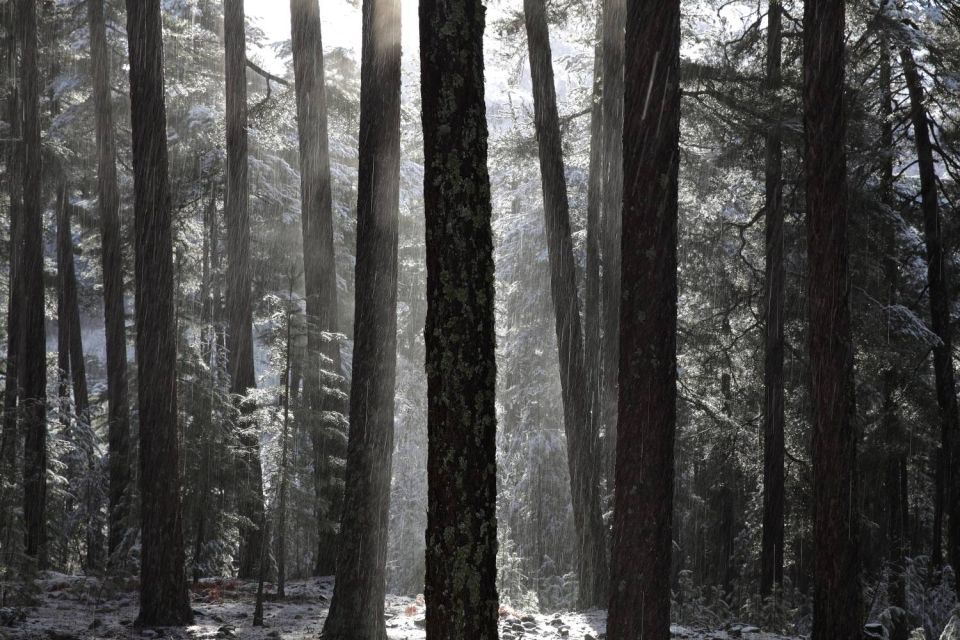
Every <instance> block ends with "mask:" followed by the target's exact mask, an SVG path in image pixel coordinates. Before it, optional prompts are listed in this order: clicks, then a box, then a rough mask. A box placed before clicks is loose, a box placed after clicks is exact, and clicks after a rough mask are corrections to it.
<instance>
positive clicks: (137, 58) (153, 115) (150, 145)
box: [127, 0, 193, 626]
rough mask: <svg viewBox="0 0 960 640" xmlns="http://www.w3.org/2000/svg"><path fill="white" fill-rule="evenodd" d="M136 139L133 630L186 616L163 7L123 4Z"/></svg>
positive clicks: (147, 0)
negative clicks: (137, 531) (137, 529)
mask: <svg viewBox="0 0 960 640" xmlns="http://www.w3.org/2000/svg"><path fill="white" fill-rule="evenodd" d="M127 43H128V51H129V56H130V113H131V128H132V138H133V191H134V211H135V214H136V215H135V225H134V226H135V249H136V260H135V280H136V313H135V316H136V330H137V339H136V347H137V391H138V399H139V405H140V412H139V415H140V497H141V501H142V503H143V504H144V505H149V508H144V509H141V510H140V521H141V540H142V543H141V561H140V614H139V616H138V617H137V623H138V624H140V625H144V626H147V625H182V624H187V623H189V622H190V621H192V619H193V613H192V611H191V610H190V602H189V599H188V596H187V588H186V581H185V576H184V553H183V524H182V517H181V506H180V441H179V438H178V425H177V372H176V364H177V363H176V361H177V353H176V348H177V347H176V345H177V340H176V334H175V332H174V325H173V229H172V212H171V208H170V188H169V183H168V179H167V132H166V122H167V117H166V108H165V104H164V91H163V40H162V31H161V18H160V0H127Z"/></svg>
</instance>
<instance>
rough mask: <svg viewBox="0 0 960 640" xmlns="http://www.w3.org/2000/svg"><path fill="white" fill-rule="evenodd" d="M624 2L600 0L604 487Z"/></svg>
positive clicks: (615, 324)
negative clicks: (601, 31)
mask: <svg viewBox="0 0 960 640" xmlns="http://www.w3.org/2000/svg"><path fill="white" fill-rule="evenodd" d="M626 12H627V8H626V0H603V194H604V197H603V204H602V206H603V221H602V225H603V228H602V232H601V233H602V235H601V239H600V254H601V263H602V265H603V273H602V276H601V277H602V281H601V288H600V308H601V314H602V316H601V320H600V322H601V324H602V331H603V334H602V337H601V340H602V345H601V349H600V353H601V355H600V357H601V374H600V375H601V377H600V415H601V418H602V424H603V428H604V432H605V434H606V443H607V449H606V451H605V456H606V464H605V472H606V476H607V487H608V488H610V487H612V486H613V476H614V460H615V457H616V452H615V445H616V442H617V379H618V370H619V363H620V227H621V224H620V216H621V207H622V206H623V113H624V111H623V97H624V93H623V60H624V24H625V22H626Z"/></svg>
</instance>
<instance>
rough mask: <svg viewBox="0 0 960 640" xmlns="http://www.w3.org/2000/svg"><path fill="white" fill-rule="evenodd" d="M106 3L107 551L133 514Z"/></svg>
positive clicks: (95, 50) (102, 123)
mask: <svg viewBox="0 0 960 640" xmlns="http://www.w3.org/2000/svg"><path fill="white" fill-rule="evenodd" d="M103 4H104V3H103V0H88V2H87V14H88V20H89V23H90V65H91V71H92V76H93V102H94V117H95V122H96V137H97V204H98V209H99V212H100V238H101V242H102V252H103V263H102V268H103V317H104V326H105V330H106V350H107V405H108V414H107V419H108V422H107V424H108V427H107V439H108V447H107V450H108V457H109V465H110V478H109V490H108V495H109V504H108V514H109V516H108V517H109V532H108V534H107V551H108V553H111V554H112V553H113V552H114V551H116V549H117V547H118V546H119V545H120V543H121V542H122V541H123V535H124V530H125V528H126V520H127V513H128V511H129V504H128V502H129V487H130V401H129V399H128V396H127V331H126V314H125V310H124V304H123V254H122V250H121V227H120V191H119V187H118V186H117V160H116V156H117V152H116V140H115V137H114V130H113V100H112V96H111V94H110V52H109V48H108V46H107V35H106V21H105V18H104V7H103Z"/></svg>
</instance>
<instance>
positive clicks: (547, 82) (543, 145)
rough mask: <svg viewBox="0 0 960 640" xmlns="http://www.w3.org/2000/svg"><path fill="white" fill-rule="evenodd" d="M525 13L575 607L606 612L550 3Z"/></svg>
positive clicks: (596, 455) (538, 2)
mask: <svg viewBox="0 0 960 640" xmlns="http://www.w3.org/2000/svg"><path fill="white" fill-rule="evenodd" d="M523 11H524V17H525V21H526V27H527V43H528V47H529V51H530V73H531V77H532V81H533V103H534V122H535V125H536V132H537V144H538V148H539V152H540V174H541V184H542V187H543V212H544V216H545V223H546V229H547V249H548V254H549V259H550V292H551V294H552V297H553V307H554V313H555V316H556V331H557V350H558V355H559V359H560V386H561V390H562V397H563V413H564V418H563V422H564V431H565V434H566V439H567V462H568V467H569V470H570V493H571V495H572V498H573V520H574V526H575V528H576V535H577V544H576V547H575V548H576V550H577V578H578V583H579V587H580V589H579V597H578V600H577V603H578V605H579V607H580V608H583V609H587V608H590V607H599V606H602V605H603V604H604V603H605V602H606V598H607V578H608V576H607V555H606V535H605V532H604V528H603V518H602V516H601V514H600V470H601V466H600V460H601V456H600V445H599V440H598V438H597V434H596V432H595V431H593V430H592V429H591V427H592V421H591V419H590V400H591V398H590V393H589V390H588V387H587V378H586V375H585V369H584V351H583V349H584V347H583V333H582V330H581V325H580V301H579V298H578V295H577V274H576V263H575V262H574V258H573V241H572V240H571V238H570V211H569V203H568V201H567V182H566V177H565V176H564V165H563V146H562V141H561V139H560V120H559V116H558V114H557V98H556V91H555V88H554V85H553V61H552V60H551V58H550V34H549V31H548V27H547V13H546V7H545V5H544V0H524V3H523Z"/></svg>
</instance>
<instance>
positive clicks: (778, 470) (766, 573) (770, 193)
mask: <svg viewBox="0 0 960 640" xmlns="http://www.w3.org/2000/svg"><path fill="white" fill-rule="evenodd" d="M782 12H783V8H782V7H781V6H780V0H770V4H769V8H768V10H767V65H766V66H767V68H766V78H765V84H766V86H765V89H766V92H767V95H768V98H769V100H770V104H771V105H773V113H772V119H771V120H772V121H771V123H770V125H769V129H768V130H767V133H766V155H765V164H766V167H765V192H764V225H765V228H766V251H765V255H766V271H765V287H766V295H765V296H764V301H765V303H766V309H765V333H766V343H765V348H764V367H763V384H764V394H765V404H764V413H763V537H762V543H761V544H762V548H761V552H760V593H762V594H769V593H770V592H771V590H772V589H773V587H774V585H778V586H779V585H782V584H783V527H784V524H783V512H784V502H785V495H784V471H783V450H784V444H783V427H784V408H783V350H784V346H783V341H784V338H783V324H784V317H783V301H784V266H783V251H784V247H783V242H784V240H783V143H782V134H781V132H780V129H781V124H780V121H781V119H782V117H783V114H782V113H781V111H780V109H779V107H778V105H779V103H780V96H779V91H780V87H781V84H782V79H781V65H782V57H783V55H782V52H781V44H782V39H783V34H782V33H781V29H782V26H781V15H782Z"/></svg>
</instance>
